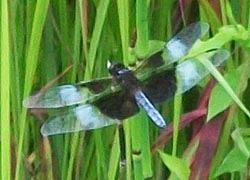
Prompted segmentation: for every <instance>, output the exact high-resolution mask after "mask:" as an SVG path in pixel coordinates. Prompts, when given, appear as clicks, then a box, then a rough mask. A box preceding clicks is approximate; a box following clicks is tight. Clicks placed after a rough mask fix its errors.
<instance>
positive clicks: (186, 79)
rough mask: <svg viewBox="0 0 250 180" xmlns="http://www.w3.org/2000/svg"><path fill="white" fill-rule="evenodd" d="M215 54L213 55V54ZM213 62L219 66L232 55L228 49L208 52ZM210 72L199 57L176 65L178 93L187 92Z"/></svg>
mask: <svg viewBox="0 0 250 180" xmlns="http://www.w3.org/2000/svg"><path fill="white" fill-rule="evenodd" d="M212 54H213V55H212ZM205 55H207V56H208V57H209V56H210V58H209V60H210V61H211V63H212V64H213V65H214V66H215V67H217V66H219V65H221V64H222V63H223V62H224V61H225V60H227V59H228V58H229V56H230V53H229V52H228V51H227V50H223V49H221V50H217V51H216V53H215V54H214V52H209V53H206V54H205ZM208 74H209V71H208V70H207V68H206V67H205V66H204V65H203V64H202V63H201V62H200V61H199V60H198V59H197V58H193V59H189V60H187V61H185V62H183V63H181V64H179V65H178V66H177V67H176V78H177V84H178V86H177V87H178V89H177V92H176V93H177V94H181V93H184V92H186V91H187V90H189V89H191V88H192V87H194V86H195V85H196V84H197V83H198V82H199V81H200V80H202V79H203V78H204V77H205V76H207V75H208Z"/></svg>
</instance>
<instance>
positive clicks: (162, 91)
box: [141, 50, 230, 104]
mask: <svg viewBox="0 0 250 180" xmlns="http://www.w3.org/2000/svg"><path fill="white" fill-rule="evenodd" d="M229 55H230V54H229V52H228V51H227V50H218V51H216V52H209V53H205V54H203V56H206V57H208V59H209V60H210V61H211V62H212V64H213V65H214V66H216V67H217V66H219V65H220V64H222V63H223V62H224V61H225V60H226V59H228V57H229ZM208 74H209V71H208V70H207V69H206V68H205V67H204V66H203V65H202V64H201V63H200V62H199V60H198V59H197V58H193V59H188V60H186V61H185V62H183V63H181V64H179V65H177V66H176V68H175V69H174V68H173V69H169V70H165V71H160V72H158V73H155V74H154V75H152V76H148V77H149V78H146V79H145V80H144V81H143V83H142V86H141V87H142V90H143V92H144V93H145V94H146V96H147V97H148V98H149V99H150V100H151V101H152V102H154V103H155V104H157V103H162V102H164V101H166V100H168V99H170V98H172V97H173V96H174V95H175V94H181V93H184V92H185V91H187V90H189V89H191V88H192V87H193V86H195V85H196V84H197V83H198V82H199V81H200V80H202V79H203V78H204V77H205V76H207V75H208Z"/></svg>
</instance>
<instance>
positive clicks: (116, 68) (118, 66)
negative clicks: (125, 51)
mask: <svg viewBox="0 0 250 180" xmlns="http://www.w3.org/2000/svg"><path fill="white" fill-rule="evenodd" d="M108 69H109V73H110V74H111V75H112V76H119V75H120V72H121V71H122V70H124V69H126V68H125V66H124V65H123V64H122V63H119V62H115V63H111V64H110V65H109V67H108Z"/></svg>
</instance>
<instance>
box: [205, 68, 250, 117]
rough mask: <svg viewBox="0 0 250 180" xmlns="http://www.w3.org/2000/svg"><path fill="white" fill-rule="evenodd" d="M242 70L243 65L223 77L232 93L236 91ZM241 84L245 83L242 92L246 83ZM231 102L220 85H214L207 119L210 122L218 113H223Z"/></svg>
mask: <svg viewBox="0 0 250 180" xmlns="http://www.w3.org/2000/svg"><path fill="white" fill-rule="evenodd" d="M243 68H244V64H243V65H241V66H239V67H238V68H237V69H235V70H232V71H230V72H229V73H227V74H226V75H225V77H224V78H225V80H226V82H227V83H228V84H229V85H230V87H231V88H232V89H233V90H234V92H235V91H236V90H237V87H238V85H239V82H240V77H241V74H242V71H243ZM241 83H245V84H244V88H242V90H244V89H245V88H246V85H247V83H246V82H241ZM232 102H233V100H232V98H231V97H230V96H229V95H228V93H227V92H226V91H225V89H224V88H223V87H222V86H221V85H220V84H218V85H216V87H215V88H214V89H213V91H212V94H211V97H210V100H209V105H208V118H207V119H208V120H210V119H212V118H213V117H214V116H216V115H217V114H219V113H220V112H222V111H224V110H225V109H226V108H227V107H228V106H230V105H231V103H232Z"/></svg>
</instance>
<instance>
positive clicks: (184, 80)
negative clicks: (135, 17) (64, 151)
mask: <svg viewBox="0 0 250 180" xmlns="http://www.w3.org/2000/svg"><path fill="white" fill-rule="evenodd" d="M208 29H209V26H208V24H206V23H204V22H196V23H193V24H190V25H189V26H188V27H186V28H184V29H183V30H182V31H181V32H179V33H178V34H177V35H175V36H174V37H173V38H172V39H171V40H170V41H169V42H168V43H166V45H165V46H164V47H162V49H161V50H160V51H159V52H157V53H156V54H154V55H152V56H150V57H149V58H146V59H145V60H143V61H141V62H140V63H139V66H137V67H136V68H135V69H132V70H130V69H129V68H125V66H124V65H123V64H121V63H112V64H111V66H110V67H109V72H110V75H111V76H109V77H104V78H99V79H94V80H91V81H82V82H79V83H77V84H75V85H62V86H57V87H52V88H50V89H48V90H47V91H46V92H45V93H43V94H42V95H33V96H30V97H28V98H26V99H25V100H24V101H23V105H24V106H25V107H26V108H62V109H63V107H68V109H67V110H66V111H64V112H62V113H59V114H56V115H54V116H52V117H50V118H49V119H48V121H46V122H45V123H44V124H43V125H42V128H41V133H42V135H44V136H48V135H55V134H62V133H69V132H76V131H81V130H90V129H97V128H101V127H105V126H109V125H112V124H116V123H117V122H119V121H117V120H123V119H126V118H128V117H130V116H133V115H135V114H136V113H138V112H139V109H140V108H139V107H141V108H142V109H144V110H145V112H146V113H147V115H148V116H149V117H150V119H151V120H152V121H153V122H154V123H155V124H156V125H157V126H158V127H160V128H163V129H164V128H166V123H165V120H164V118H163V117H162V116H161V114H160V113H159V112H158V111H157V110H156V108H155V105H156V104H160V103H163V102H164V101H167V100H168V99H170V98H171V97H173V96H174V95H176V94H177V95H178V94H181V93H184V92H185V91H187V90H189V89H190V88H192V87H193V86H195V85H196V84H197V83H198V82H199V81H200V80H201V79H203V78H204V77H205V76H206V75H208V74H209V71H208V70H207V69H206V68H205V67H204V66H203V65H202V64H201V63H200V62H199V60H198V59H197V58H196V57H194V58H190V59H187V60H185V61H184V62H182V63H180V64H178V65H175V64H176V63H175V62H177V60H180V59H181V58H183V57H184V56H185V55H187V54H188V52H189V50H190V49H191V48H192V47H193V45H194V44H195V43H196V42H197V40H199V39H200V38H201V37H202V36H203V35H204V34H205V33H206V32H207V31H208ZM200 56H205V57H207V58H208V59H209V60H210V61H211V63H212V64H214V65H215V66H219V65H220V64H221V63H222V62H224V61H225V60H226V59H227V58H228V57H229V52H228V51H226V50H222V49H220V50H215V51H211V52H206V53H203V54H202V55H200ZM173 66H175V67H173Z"/></svg>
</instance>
